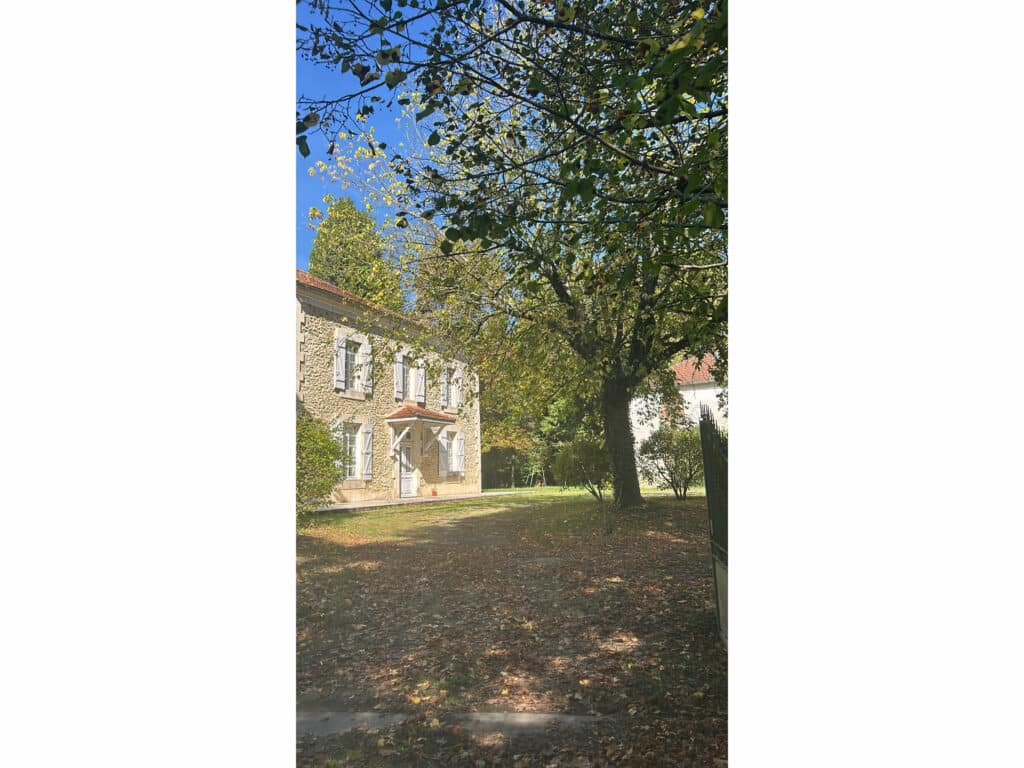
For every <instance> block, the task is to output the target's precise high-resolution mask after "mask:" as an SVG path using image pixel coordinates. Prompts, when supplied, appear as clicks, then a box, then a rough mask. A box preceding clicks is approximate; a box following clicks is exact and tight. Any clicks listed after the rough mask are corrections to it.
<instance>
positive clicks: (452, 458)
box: [437, 432, 466, 477]
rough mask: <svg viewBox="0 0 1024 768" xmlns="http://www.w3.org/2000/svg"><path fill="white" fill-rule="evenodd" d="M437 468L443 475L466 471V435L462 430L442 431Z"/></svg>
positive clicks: (439, 439) (438, 443)
mask: <svg viewBox="0 0 1024 768" xmlns="http://www.w3.org/2000/svg"><path fill="white" fill-rule="evenodd" d="M437 465H438V466H437V469H438V474H439V475H441V477H447V476H448V475H455V474H461V473H464V472H465V471H466V436H465V435H463V434H462V433H461V432H442V433H441V436H440V437H439V438H438V441H437Z"/></svg>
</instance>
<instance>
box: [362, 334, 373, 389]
mask: <svg viewBox="0 0 1024 768" xmlns="http://www.w3.org/2000/svg"><path fill="white" fill-rule="evenodd" d="M363 391H364V392H366V394H368V395H369V394H372V393H373V346H372V345H371V344H370V342H366V343H365V344H363Z"/></svg>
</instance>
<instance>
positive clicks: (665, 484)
mask: <svg viewBox="0 0 1024 768" xmlns="http://www.w3.org/2000/svg"><path fill="white" fill-rule="evenodd" d="M638 463H639V465H640V466H639V469H640V474H641V475H643V477H644V479H645V480H647V481H648V482H649V483H653V484H655V485H657V486H658V487H659V488H671V489H672V492H673V493H674V494H675V497H676V498H677V499H685V498H686V490H687V488H692V487H693V486H695V485H698V484H699V483H701V482H702V481H703V480H704V460H703V457H702V456H701V452H700V433H699V432H698V431H697V429H696V428H693V427H691V428H682V429H680V428H676V427H673V426H671V425H668V424H665V425H662V426H661V427H659V428H658V429H657V430H656V431H655V432H654V434H652V435H651V436H650V437H649V438H647V439H646V440H644V442H643V445H641V446H640V455H639V462H638Z"/></svg>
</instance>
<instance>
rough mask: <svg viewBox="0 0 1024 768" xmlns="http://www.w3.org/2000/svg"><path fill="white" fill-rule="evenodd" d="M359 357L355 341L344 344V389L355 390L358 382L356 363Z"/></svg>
mask: <svg viewBox="0 0 1024 768" xmlns="http://www.w3.org/2000/svg"><path fill="white" fill-rule="evenodd" d="M358 355H359V344H358V343H357V342H355V341H346V342H345V389H356V388H357V387H358V386H359V385H358V383H357V382H358V380H359V369H358V368H357V367H356V362H357V360H358Z"/></svg>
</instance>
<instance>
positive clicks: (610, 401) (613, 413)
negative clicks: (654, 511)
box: [601, 381, 644, 509]
mask: <svg viewBox="0 0 1024 768" xmlns="http://www.w3.org/2000/svg"><path fill="white" fill-rule="evenodd" d="M631 394H632V392H631V390H630V389H629V388H628V387H626V386H625V385H624V384H622V383H621V382H617V381H611V382H606V383H605V385H604V387H602V391H601V416H602V417H603V419H604V440H605V445H607V447H608V460H609V462H610V463H611V465H612V488H613V489H614V503H615V506H616V507H618V508H620V509H623V508H626V507H637V506H640V505H641V504H643V502H644V500H643V498H642V497H641V496H640V479H639V478H638V477H637V474H636V455H635V454H634V453H633V426H632V425H631V424H630V423H629V399H630V395H631Z"/></svg>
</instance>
